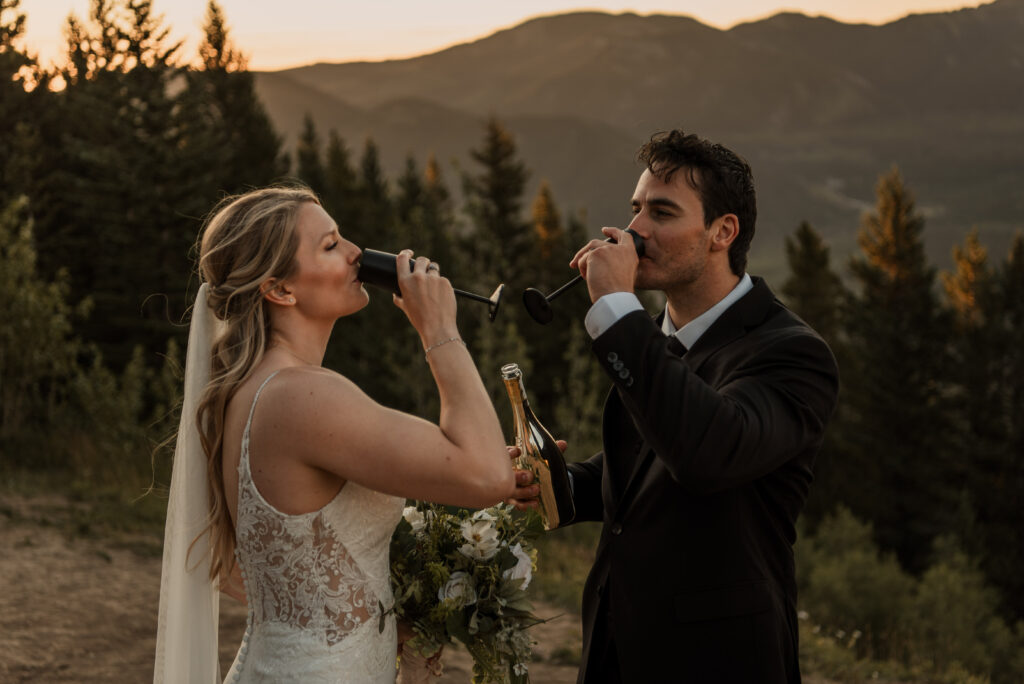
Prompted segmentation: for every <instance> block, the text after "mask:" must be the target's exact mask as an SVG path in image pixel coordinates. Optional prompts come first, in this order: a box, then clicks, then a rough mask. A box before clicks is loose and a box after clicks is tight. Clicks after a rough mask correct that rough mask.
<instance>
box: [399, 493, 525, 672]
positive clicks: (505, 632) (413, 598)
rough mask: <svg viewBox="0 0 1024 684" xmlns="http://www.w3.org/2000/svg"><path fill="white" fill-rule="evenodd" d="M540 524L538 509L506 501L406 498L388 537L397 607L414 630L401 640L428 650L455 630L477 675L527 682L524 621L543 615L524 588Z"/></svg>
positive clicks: (429, 652) (420, 650)
mask: <svg viewBox="0 0 1024 684" xmlns="http://www.w3.org/2000/svg"><path fill="white" fill-rule="evenodd" d="M542 530H543V526H542V523H541V521H540V518H539V516H537V515H535V514H530V515H523V514H519V513H516V512H515V509H514V508H513V507H512V506H509V505H507V504H499V505H497V506H494V507H492V508H486V509H483V510H479V511H476V512H474V513H470V512H469V511H466V510H458V509H451V508H448V507H445V506H440V505H436V504H427V503H420V504H418V505H416V506H408V507H407V508H406V509H405V512H404V514H403V520H401V521H400V522H399V523H398V528H397V529H396V530H395V534H394V536H393V537H392V539H391V585H392V588H393V589H394V594H395V608H394V610H395V613H396V615H397V617H398V619H399V620H404V621H405V622H406V623H408V624H410V625H411V626H412V628H413V631H414V632H415V637H413V638H412V639H411V640H409V641H407V642H405V645H404V647H403V648H406V649H408V648H412V649H415V650H416V652H418V653H420V654H422V655H424V656H430V655H432V654H434V653H436V652H437V651H438V649H440V648H441V647H442V646H443V645H445V644H448V643H451V640H452V638H455V639H458V640H459V641H461V642H462V643H463V644H464V645H465V646H466V650H468V651H469V653H470V655H471V656H472V657H473V661H474V664H473V681H474V682H510V683H511V684H523V683H525V682H528V681H529V676H528V675H527V669H526V668H527V666H526V663H527V661H528V660H529V657H530V651H531V648H532V646H533V643H532V641H531V640H530V638H529V637H528V636H527V634H526V629H527V628H529V627H531V626H533V625H535V624H538V623H540V622H543V621H542V620H540V619H539V618H537V617H536V616H535V615H533V613H532V609H533V606H532V605H531V604H530V602H529V600H528V599H527V597H526V588H527V587H528V586H529V585H530V580H531V579H532V578H533V572H534V571H535V570H536V565H537V550H536V549H535V548H534V546H533V543H532V541H533V540H534V539H535V538H536V537H537V535H538V534H539V533H540V532H541V531H542Z"/></svg>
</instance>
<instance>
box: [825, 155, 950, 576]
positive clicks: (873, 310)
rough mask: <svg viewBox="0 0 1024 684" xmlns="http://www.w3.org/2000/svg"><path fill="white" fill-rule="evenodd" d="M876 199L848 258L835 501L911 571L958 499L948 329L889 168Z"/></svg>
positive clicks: (906, 203)
mask: <svg viewBox="0 0 1024 684" xmlns="http://www.w3.org/2000/svg"><path fill="white" fill-rule="evenodd" d="M877 193H878V205H877V207H876V210H875V213H873V214H870V215H866V216H865V218H864V221H863V223H862V228H861V232H860V235H859V242H860V246H861V249H862V251H863V256H859V257H855V258H854V259H853V260H852V262H851V270H852V272H853V275H854V278H855V281H856V282H857V284H858V285H859V290H860V291H859V293H858V294H857V296H856V298H855V301H854V303H853V305H852V307H851V309H850V316H849V319H848V333H849V336H850V350H851V362H850V363H849V364H848V365H849V366H851V369H850V371H849V372H847V373H846V378H847V382H846V387H847V392H846V399H845V404H846V409H847V410H848V411H849V419H850V428H851V429H850V434H849V439H850V442H851V443H850V445H849V446H850V448H851V454H850V459H851V462H850V464H849V466H850V468H851V472H855V473H858V477H857V479H856V481H854V482H850V483H848V484H849V489H848V493H847V495H846V496H845V497H844V498H845V499H846V500H847V502H848V503H849V504H850V505H851V507H852V508H854V510H855V512H857V514H858V516H859V517H861V518H862V519H868V520H871V521H872V522H873V523H874V526H875V529H876V531H877V534H878V539H879V542H880V543H881V544H882V546H883V547H885V548H887V549H892V550H895V551H896V553H897V555H898V557H899V558H900V560H901V561H902V562H903V563H904V564H905V565H906V566H907V567H908V568H910V569H911V570H915V571H916V570H920V569H921V568H922V567H923V566H924V564H925V562H926V560H927V555H928V553H929V549H930V547H931V541H932V539H933V538H934V537H935V536H936V535H938V534H941V533H945V532H949V531H951V530H952V529H953V528H954V526H955V522H956V521H955V514H956V511H957V502H958V500H959V481H958V479H957V476H958V472H957V466H956V462H955V456H956V455H955V454H953V453H951V449H950V442H949V439H948V437H949V435H948V433H947V431H946V427H947V425H948V407H947V406H946V404H945V397H946V394H947V391H948V388H949V379H948V378H947V376H946V371H947V369H948V368H949V364H948V362H947V360H946V359H945V357H944V351H945V349H944V339H945V334H944V331H946V330H947V329H948V324H947V323H946V321H945V320H944V314H943V312H942V311H941V309H940V306H939V302H938V300H937V297H936V294H935V291H934V284H935V271H934V269H933V268H932V267H930V266H928V265H927V263H926V261H925V255H924V244H923V242H922V233H923V230H924V220H923V218H921V216H920V215H919V214H918V213H917V211H916V209H915V208H914V200H913V198H912V196H911V195H910V192H909V191H908V190H907V188H906V187H905V186H904V183H903V179H902V177H901V176H900V173H899V171H898V170H897V169H895V168H894V169H893V170H892V171H890V172H889V173H887V174H885V175H883V176H882V177H881V179H880V180H879V183H878V188H877Z"/></svg>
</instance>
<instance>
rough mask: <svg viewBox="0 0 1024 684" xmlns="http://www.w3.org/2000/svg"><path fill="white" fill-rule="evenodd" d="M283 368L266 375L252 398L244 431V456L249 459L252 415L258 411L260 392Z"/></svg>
mask: <svg viewBox="0 0 1024 684" xmlns="http://www.w3.org/2000/svg"><path fill="white" fill-rule="evenodd" d="M282 370H284V369H282V368H278V369H277V370H276V371H274V372H273V373H271V374H270V375H268V376H267V377H266V379H265V380H264V381H263V382H262V383H260V387H259V389H257V390H256V395H255V396H254V397H253V398H252V406H250V407H249V419H248V420H246V421H245V430H243V431H242V458H243V459H246V460H248V458H249V429H250V428H251V427H252V417H253V414H255V413H256V402H257V401H259V399H260V393H261V392H263V388H264V387H266V386H267V383H268V382H270V380H271V379H272V378H273V377H274V376H275V375H277V374H278V373H280V372H281V371H282Z"/></svg>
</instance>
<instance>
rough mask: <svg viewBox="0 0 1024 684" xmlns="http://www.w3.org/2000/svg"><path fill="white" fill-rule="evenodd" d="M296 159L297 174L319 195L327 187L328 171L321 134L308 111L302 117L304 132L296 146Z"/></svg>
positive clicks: (300, 134)
mask: <svg viewBox="0 0 1024 684" xmlns="http://www.w3.org/2000/svg"><path fill="white" fill-rule="evenodd" d="M295 159H296V161H297V163H298V169H297V170H296V174H297V175H298V177H299V178H300V179H302V182H303V183H305V184H306V185H308V186H309V187H310V189H312V190H313V192H315V193H316V194H317V195H322V194H323V193H324V191H325V190H326V189H327V172H326V170H325V169H324V161H323V152H322V151H321V146H320V135H319V134H318V133H317V130H316V123H315V122H314V121H313V116H312V115H311V114H309V113H308V112H307V113H306V116H305V117H303V119H302V132H301V133H299V142H298V144H297V145H296V147H295Z"/></svg>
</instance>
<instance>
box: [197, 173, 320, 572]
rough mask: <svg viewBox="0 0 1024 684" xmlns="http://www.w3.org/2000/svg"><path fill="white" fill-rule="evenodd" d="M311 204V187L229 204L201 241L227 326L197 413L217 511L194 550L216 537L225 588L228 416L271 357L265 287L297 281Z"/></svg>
mask: <svg viewBox="0 0 1024 684" xmlns="http://www.w3.org/2000/svg"><path fill="white" fill-rule="evenodd" d="M310 202H312V203H315V204H319V203H320V201H319V199H317V196H316V195H315V194H314V193H313V192H312V191H311V190H310V189H309V188H307V187H304V186H275V187H269V188H263V189H260V190H253V191H251V192H247V193H245V194H242V195H236V196H233V197H227V198H225V199H224V200H222V201H221V202H220V203H219V204H218V205H217V207H215V208H214V210H213V212H212V213H211V215H210V218H209V219H208V220H207V222H206V224H205V226H204V227H203V230H202V231H201V233H200V240H199V277H200V279H201V280H202V281H203V282H205V283H208V285H209V304H210V308H211V309H212V310H213V314H214V315H215V316H216V317H217V318H219V319H220V320H222V321H224V322H225V323H226V324H227V325H226V326H224V331H223V333H222V334H221V335H220V336H219V337H217V338H216V339H215V340H214V342H213V350H212V360H211V364H210V382H209V384H208V385H207V386H206V388H205V389H204V390H203V394H202V398H201V399H200V401H199V408H198V409H197V412H196V425H197V427H198V429H199V438H200V441H201V442H202V445H203V451H204V452H205V455H206V471H207V486H208V488H209V494H210V498H209V501H210V510H209V517H208V521H207V525H206V528H205V529H204V530H203V531H202V532H201V533H200V534H199V536H198V537H196V539H195V540H193V542H192V545H193V546H194V545H195V544H196V542H198V541H199V539H200V538H201V537H202V536H203V535H209V536H208V541H209V548H210V551H211V553H212V558H211V563H210V579H211V580H215V579H218V578H219V579H220V580H221V582H226V581H227V579H228V577H229V575H230V573H231V571H232V569H233V568H234V563H235V556H234V553H235V528H234V525H232V523H231V515H230V513H229V511H228V508H227V503H226V499H225V493H224V474H223V467H222V462H221V461H222V453H223V446H224V413H225V410H226V408H227V405H228V401H230V399H231V397H233V396H234V394H235V392H236V391H237V390H238V388H239V386H240V385H241V384H242V383H244V382H245V381H246V380H247V379H248V378H249V376H250V375H251V374H252V371H253V369H254V368H255V367H256V365H257V364H258V363H259V362H260V360H261V359H262V358H263V354H264V352H265V351H266V348H267V343H268V341H269V338H270V318H269V316H268V315H267V310H266V304H265V303H264V298H263V294H264V293H263V292H262V291H261V289H260V285H261V284H262V283H264V282H265V281H266V280H267V279H268V278H277V279H278V280H280V279H284V278H288V277H289V276H291V275H293V274H294V272H295V269H296V263H295V253H296V251H297V249H298V244H299V237H298V232H297V230H296V225H297V223H298V214H299V210H300V209H301V208H302V207H303V206H304V205H305V204H307V203H310ZM190 550H191V547H190Z"/></svg>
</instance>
